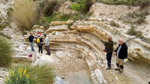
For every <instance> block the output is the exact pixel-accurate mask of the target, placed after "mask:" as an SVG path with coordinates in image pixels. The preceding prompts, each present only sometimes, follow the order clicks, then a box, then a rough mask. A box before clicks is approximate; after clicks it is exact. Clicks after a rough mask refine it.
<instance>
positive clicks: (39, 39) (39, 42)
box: [36, 34, 43, 53]
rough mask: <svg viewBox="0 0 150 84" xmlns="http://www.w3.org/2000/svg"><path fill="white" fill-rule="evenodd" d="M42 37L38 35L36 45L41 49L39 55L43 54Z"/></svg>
mask: <svg viewBox="0 0 150 84" xmlns="http://www.w3.org/2000/svg"><path fill="white" fill-rule="evenodd" d="M40 36H41V35H40V34H38V37H37V39H36V43H37V46H38V48H39V53H43V38H41V37H40Z"/></svg>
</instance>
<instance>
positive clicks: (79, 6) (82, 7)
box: [71, 0, 93, 13]
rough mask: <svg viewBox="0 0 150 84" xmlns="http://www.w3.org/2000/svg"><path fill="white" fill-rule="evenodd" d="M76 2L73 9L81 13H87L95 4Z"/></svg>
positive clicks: (82, 1) (87, 0) (78, 0)
mask: <svg viewBox="0 0 150 84" xmlns="http://www.w3.org/2000/svg"><path fill="white" fill-rule="evenodd" d="M74 2H77V3H73V4H71V8H72V9H73V10H75V11H79V12H81V13H87V12H88V11H89V10H90V7H91V5H92V4H93V3H92V1H91V0H74Z"/></svg>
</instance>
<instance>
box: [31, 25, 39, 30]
mask: <svg viewBox="0 0 150 84" xmlns="http://www.w3.org/2000/svg"><path fill="white" fill-rule="evenodd" d="M32 28H33V29H37V28H40V25H34V26H33V27H32Z"/></svg>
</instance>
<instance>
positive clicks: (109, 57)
mask: <svg viewBox="0 0 150 84" xmlns="http://www.w3.org/2000/svg"><path fill="white" fill-rule="evenodd" d="M111 57H112V53H107V54H106V59H107V65H108V67H111Z"/></svg>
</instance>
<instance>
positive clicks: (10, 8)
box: [7, 7, 13, 17]
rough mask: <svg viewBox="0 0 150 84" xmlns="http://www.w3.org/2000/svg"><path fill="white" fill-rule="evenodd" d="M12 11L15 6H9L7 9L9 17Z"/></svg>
mask: <svg viewBox="0 0 150 84" xmlns="http://www.w3.org/2000/svg"><path fill="white" fill-rule="evenodd" d="M12 11H13V8H12V7H9V8H8V9H7V15H8V17H10V16H11V13H12Z"/></svg>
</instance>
